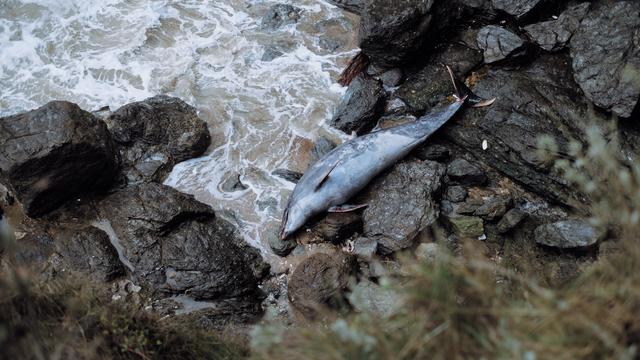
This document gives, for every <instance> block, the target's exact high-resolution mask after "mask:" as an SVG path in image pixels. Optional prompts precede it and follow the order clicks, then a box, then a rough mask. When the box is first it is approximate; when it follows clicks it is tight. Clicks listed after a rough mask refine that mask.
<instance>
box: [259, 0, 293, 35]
mask: <svg viewBox="0 0 640 360" xmlns="http://www.w3.org/2000/svg"><path fill="white" fill-rule="evenodd" d="M301 13H302V9H300V8H297V7H295V6H291V5H288V4H275V5H273V6H272V7H270V8H269V10H268V11H267V13H266V15H265V16H264V18H262V25H261V26H262V28H263V29H265V30H277V29H279V28H281V27H283V26H285V25H290V24H295V23H297V22H298V20H300V14H301Z"/></svg>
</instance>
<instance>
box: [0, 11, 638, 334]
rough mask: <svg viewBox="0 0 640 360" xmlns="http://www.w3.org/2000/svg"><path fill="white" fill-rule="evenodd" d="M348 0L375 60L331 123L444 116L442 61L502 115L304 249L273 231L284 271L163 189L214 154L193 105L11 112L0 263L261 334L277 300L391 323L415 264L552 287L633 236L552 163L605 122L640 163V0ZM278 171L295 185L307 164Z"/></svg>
mask: <svg viewBox="0 0 640 360" xmlns="http://www.w3.org/2000/svg"><path fill="white" fill-rule="evenodd" d="M332 2H333V3H335V4H336V5H338V6H340V7H343V8H344V9H345V10H347V11H350V12H353V13H355V14H357V15H359V16H360V17H361V27H360V32H359V44H360V48H361V49H362V53H363V54H364V56H366V59H367V60H368V65H367V66H366V68H365V69H364V71H363V72H362V73H360V74H359V75H358V76H357V77H356V78H355V79H354V80H353V81H352V82H351V83H350V85H349V88H348V90H347V93H346V95H345V97H344V99H343V102H342V104H340V105H339V106H338V107H337V109H336V112H335V115H334V117H333V119H330V121H329V124H330V125H331V126H333V127H335V128H337V129H339V130H342V131H344V132H345V133H348V134H351V133H352V132H356V133H357V134H359V135H362V134H365V133H367V132H369V131H372V129H374V128H383V127H388V126H393V125H394V124H399V123H402V122H406V121H411V120H412V119H414V118H415V117H417V116H421V115H423V114H424V113H425V112H428V111H431V110H432V109H434V108H436V107H437V106H439V105H441V104H443V103H444V102H446V101H448V98H449V96H450V95H451V94H452V88H451V85H450V81H449V78H448V76H447V74H446V72H445V70H444V68H443V66H442V64H448V65H450V66H452V67H453V69H454V71H455V72H456V73H457V74H459V75H461V76H464V77H466V78H467V82H469V83H470V84H471V85H474V91H475V92H476V93H477V94H478V95H480V96H482V97H486V98H492V97H496V98H497V99H498V100H497V102H496V103H495V104H494V105H493V106H492V107H490V108H486V109H469V110H467V111H465V112H464V113H463V114H461V115H460V116H458V117H456V118H455V119H453V120H452V121H451V122H450V123H449V124H447V125H446V126H445V128H443V129H442V130H441V131H439V132H438V133H437V134H436V135H435V136H434V137H433V138H432V139H430V140H429V141H428V142H427V144H425V145H424V146H422V147H421V148H419V149H417V150H416V151H415V152H414V153H412V154H411V155H410V156H409V157H408V158H406V159H404V160H403V161H401V162H399V163H398V164H396V165H395V166H394V167H393V168H391V169H390V170H389V171H387V172H386V173H384V174H383V175H381V176H380V177H379V178H377V179H376V180H374V181H373V182H372V184H370V186H369V187H368V188H367V189H366V190H365V191H363V192H362V193H361V194H360V195H358V203H367V204H368V207H367V208H366V209H363V210H360V211H357V212H353V213H345V214H330V215H327V216H326V217H324V218H322V219H316V221H314V222H313V223H312V224H309V226H308V228H307V229H306V231H302V232H301V233H300V234H299V235H298V236H296V237H294V238H292V239H289V240H288V241H282V240H280V239H278V237H277V235H276V234H275V233H274V234H273V236H271V237H270V238H269V245H270V247H271V249H272V250H273V252H274V253H275V254H277V255H279V256H281V257H283V263H284V264H286V265H285V266H281V267H278V268H276V269H271V270H270V268H269V266H268V265H267V264H266V263H265V262H264V261H263V260H262V258H261V256H260V254H259V252H258V251H257V250H256V249H254V248H252V247H250V246H249V245H248V244H246V243H245V242H244V241H243V240H242V239H241V238H240V237H239V236H238V234H237V229H235V228H234V226H233V225H232V224H230V223H229V222H227V221H225V220H224V219H221V218H220V217H218V216H217V215H216V214H215V212H214V211H213V210H212V209H211V207H209V206H208V205H205V204H202V203H200V202H198V201H197V200H195V199H194V198H193V196H190V195H185V194H183V193H180V192H178V191H177V190H175V189H172V188H170V187H168V186H165V185H163V184H162V182H163V180H164V179H165V178H166V176H167V175H168V174H169V173H170V171H171V169H172V168H173V167H174V166H175V165H176V164H177V163H179V162H182V161H185V160H187V159H190V158H195V157H198V156H201V155H202V154H204V153H205V151H206V150H207V147H208V146H209V145H210V142H211V139H210V135H209V131H208V129H207V126H206V124H205V123H204V122H203V121H202V120H200V119H199V118H198V116H197V114H196V111H195V109H194V108H193V107H191V106H189V105H188V104H186V103H184V102H183V101H181V100H179V99H176V98H170V97H167V96H156V97H153V98H150V99H147V100H145V101H142V102H137V103H132V104H128V105H125V106H123V107H121V108H119V109H117V110H115V111H113V112H111V111H109V110H108V109H107V110H103V111H98V112H95V113H90V112H87V111H84V110H82V109H80V108H79V107H78V106H77V105H74V104H72V103H68V102H51V103H49V104H46V105H44V106H43V107H41V108H39V109H36V110H32V111H30V112H26V113H23V114H18V115H14V116H9V117H5V118H1V119H0V183H1V184H3V185H4V188H6V189H2V187H0V190H2V191H1V192H0V195H2V196H1V199H0V209H2V211H3V212H4V215H5V218H6V219H7V221H8V223H9V225H10V226H11V227H12V228H13V230H14V233H15V236H16V239H17V241H16V248H15V249H14V250H13V251H12V252H11V253H7V255H9V256H5V255H3V257H2V258H1V261H2V262H3V263H4V264H12V265H18V266H29V267H31V268H33V269H36V271H37V272H38V273H39V274H40V276H42V278H43V279H45V280H46V279H51V278H55V277H57V276H61V275H63V274H66V273H69V272H79V273H82V274H84V275H86V276H87V277H90V278H91V279H93V280H94V281H97V282H104V283H111V284H112V285H113V289H114V291H113V293H114V299H115V298H121V297H125V298H126V299H130V300H132V301H140V302H142V304H144V305H145V306H148V307H150V308H152V309H155V310H157V311H160V312H163V313H165V312H166V313H167V314H172V313H175V312H176V309H177V308H180V300H179V299H180V297H181V296H184V295H187V296H188V297H189V299H195V300H199V301H202V302H205V303H207V304H208V305H207V308H206V309H203V310H202V309H201V310H196V311H195V312H194V313H195V314H196V316H197V317H199V318H200V320H201V323H203V324H206V326H212V327H216V328H219V327H225V326H227V325H230V324H233V325H239V324H248V323H253V322H256V321H257V320H259V319H260V318H261V316H262V314H263V311H264V308H265V307H270V306H273V307H276V308H277V311H278V314H279V315H281V316H282V317H283V318H284V319H285V321H290V320H292V319H295V318H296V317H297V316H298V315H300V317H301V318H313V317H315V316H316V315H317V314H318V310H319V309H322V308H324V307H325V306H328V307H332V308H345V307H346V308H349V307H350V308H355V309H356V310H362V309H361V308H360V307H361V306H363V305H362V304H375V306H373V307H372V309H373V311H375V312H378V313H381V314H387V313H389V312H391V311H393V308H394V306H395V303H394V301H395V300H394V297H393V294H391V295H390V294H388V293H387V292H386V291H385V290H384V289H383V288H382V287H381V286H380V285H379V284H378V283H379V280H380V279H381V278H383V277H385V276H386V275H388V274H390V273H393V271H395V270H397V268H398V267H399V266H400V265H399V260H398V258H399V257H400V255H401V254H406V253H412V254H414V255H415V256H416V257H419V258H422V259H424V260H425V261H430V259H431V260H432V259H433V256H434V254H435V253H437V249H438V248H441V247H446V248H448V249H450V250H451V251H452V252H453V253H459V252H460V251H462V250H461V249H462V246H461V245H462V243H463V242H464V241H474V242H476V243H478V244H480V248H482V250H483V251H484V252H485V254H486V255H487V257H488V258H490V259H492V260H494V261H495V262H496V263H498V264H499V265H501V266H504V267H506V268H508V269H512V270H514V271H516V272H520V273H523V274H526V275H527V276H529V277H532V278H534V279H536V280H537V281H538V282H539V283H540V284H543V285H546V286H551V287H556V286H561V285H563V284H566V283H568V282H569V281H571V280H572V279H574V278H575V277H576V276H577V275H578V274H579V273H580V272H581V271H582V270H583V269H585V268H586V267H588V266H589V265H590V264H592V263H593V262H595V261H597V259H598V258H599V257H601V256H605V255H607V254H610V253H611V252H612V251H615V248H616V246H615V236H612V234H610V233H608V232H607V230H608V229H600V228H598V227H596V226H594V225H592V224H591V223H590V222H589V221H588V217H589V213H588V207H587V204H588V203H589V196H588V194H583V193H580V192H579V191H577V190H576V189H575V188H574V187H572V186H571V185H570V184H568V183H567V181H566V180H565V179H564V178H563V177H562V176H561V174H559V173H558V171H557V169H554V168H553V167H552V166H551V164H550V163H549V162H548V161H546V159H544V157H542V156H541V155H540V153H539V152H538V148H539V144H540V143H539V137H540V136H542V135H547V136H550V137H552V138H553V139H554V140H555V144H556V146H557V147H558V149H557V151H556V152H557V153H558V154H567V153H568V152H569V149H568V147H569V144H570V142H571V141H572V140H578V141H580V142H582V143H586V141H587V138H588V135H587V134H586V133H585V129H586V127H587V126H596V127H598V128H600V129H603V130H604V129H608V126H609V125H610V124H611V123H612V122H613V120H612V117H617V118H619V119H620V127H619V128H618V129H615V131H616V132H617V135H618V136H619V137H620V139H621V144H620V145H621V148H622V153H621V154H620V157H621V158H624V159H626V160H627V161H628V162H629V163H631V162H633V161H637V156H638V154H639V152H638V145H637V144H639V143H640V142H638V139H639V136H640V132H639V131H638V129H637V126H636V125H635V124H634V123H633V120H634V119H636V118H637V117H638V114H639V110H638V108H639V107H638V98H639V97H640V85H638V82H637V81H634V79H636V77H634V75H633V74H632V73H633V70H634V69H635V70H638V69H640V41H639V40H638V39H640V16H639V15H640V5H639V4H638V3H636V2H632V1H604V0H600V1H593V2H590V3H581V2H576V1H561V2H550V1H544V0H529V1H515V0H492V1H489V0H477V1H466V2H465V1H447V2H444V1H423V0H410V1H406V2H403V4H402V5H398V4H397V2H396V1H391V0H374V1H332ZM300 11H301V10H300V9H297V8H295V7H293V6H289V5H279V6H276V7H274V8H273V9H272V10H271V11H270V12H269V13H268V14H267V15H266V17H265V20H264V21H263V26H264V27H277V26H281V24H283V23H284V24H289V23H295V22H296V19H297V18H299V16H300ZM603 54H606V56H603ZM636 75H637V74H636ZM334 146H335V144H333V143H332V142H331V141H329V140H327V139H320V140H318V141H316V144H315V146H308V147H306V148H305V149H303V150H301V151H300V152H299V153H297V154H294V156H298V157H300V158H303V159H307V160H308V161H306V163H307V164H308V163H309V162H311V161H314V160H317V159H318V158H319V157H321V156H322V155H323V154H324V153H326V152H328V151H330V150H331V148H332V147H334ZM298 163H301V162H298ZM273 170H274V175H278V176H281V177H283V178H285V179H286V180H289V181H292V182H295V181H297V179H299V176H300V174H299V171H303V170H304V169H273ZM240 185H242V184H240ZM362 299H365V300H366V301H363V300H362ZM289 305H291V308H290V307H289ZM182 306H183V307H184V303H183V305H182ZM181 310H184V309H181ZM290 310H293V311H290ZM369 310H371V309H369ZM179 312H180V311H179Z"/></svg>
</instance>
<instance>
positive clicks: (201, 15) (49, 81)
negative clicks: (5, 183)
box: [0, 0, 354, 253]
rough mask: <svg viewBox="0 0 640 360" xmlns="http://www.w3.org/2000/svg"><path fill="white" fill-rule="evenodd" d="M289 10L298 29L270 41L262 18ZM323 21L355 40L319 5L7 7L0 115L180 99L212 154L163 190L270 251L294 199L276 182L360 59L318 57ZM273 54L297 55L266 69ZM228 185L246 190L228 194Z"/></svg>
mask: <svg viewBox="0 0 640 360" xmlns="http://www.w3.org/2000/svg"><path fill="white" fill-rule="evenodd" d="M281 2H285V3H286V2H289V3H291V4H294V5H295V6H298V7H300V8H302V9H303V13H302V18H301V19H300V21H299V22H298V24H291V25H287V26H285V27H283V28H282V29H279V30H278V31H265V30H263V29H262V28H261V25H260V22H261V17H262V16H263V15H264V13H265V12H266V9H267V8H268V7H269V6H270V5H273V4H275V3H281ZM327 19H338V21H339V22H340V24H343V25H344V27H345V31H343V34H339V35H337V36H338V37H340V36H341V37H342V38H341V39H339V40H343V41H350V40H351V36H352V35H350V34H353V31H352V30H353V26H354V24H353V23H352V22H351V21H350V20H349V19H347V18H345V17H344V14H343V13H341V12H340V10H338V9H337V8H335V7H333V6H331V5H328V4H326V3H325V2H323V1H322V0H299V1H283V0H261V1H260V0H256V1H245V0H223V1H221V0H212V1H201V0H186V1H168V0H163V1H158V0H156V1H148V0H108V1H105V0H101V1H88V0H31V1H26V0H21V1H19V0H0V92H1V93H0V115H8V114H12V113H16V112H19V111H24V110H28V109H31V108H35V107H38V106H40V105H42V104H44V103H46V102H47V101H50V100H54V99H63V100H69V101H73V102H76V103H78V104H79V105H80V106H81V107H83V108H85V109H88V110H93V109H97V108H100V107H102V106H104V105H110V106H111V107H112V108H117V107H118V106H121V105H124V104H125V103H128V102H131V101H138V100H143V99H144V98H146V97H149V96H153V95H156V94H160V93H164V94H169V95H173V96H178V97H180V98H182V99H184V100H185V101H187V102H189V103H191V104H193V105H194V106H196V107H197V108H198V110H199V115H200V116H201V117H202V118H203V119H205V120H206V121H207V122H208V123H209V124H210V129H211V130H212V135H213V145H212V148H211V149H210V151H209V152H208V154H207V155H206V156H204V157H203V158H200V159H194V160H191V161H187V162H185V163H182V164H179V165H178V166H177V167H176V168H175V169H174V171H173V172H172V174H171V175H170V177H169V178H168V179H167V181H166V183H167V184H168V185H170V186H173V187H176V188H178V189H180V190H183V191H186V192H189V193H192V194H194V195H195V196H196V197H197V198H198V199H200V200H201V201H204V202H206V203H208V204H211V205H212V206H213V207H214V208H215V209H217V210H219V213H220V214H222V216H226V217H227V218H229V219H232V220H234V221H235V222H237V223H238V224H239V225H240V229H241V231H242V233H243V235H244V236H245V238H246V239H247V240H248V241H249V242H250V243H251V244H253V245H255V246H257V247H259V248H260V249H261V250H263V251H264V250H265V249H266V247H265V244H266V241H265V240H264V237H265V234H267V233H269V232H273V231H274V228H275V227H277V223H278V222H279V220H280V216H281V212H282V208H283V205H284V204H283V203H284V201H285V199H286V197H287V196H288V194H289V192H290V191H291V189H292V187H293V185H292V184H290V183H287V182H286V181H283V180H281V179H278V178H275V177H273V176H272V175H271V174H270V173H271V171H273V170H274V169H276V168H278V167H287V166H288V165H289V163H288V162H289V161H291V160H290V157H288V152H289V150H290V148H291V146H292V144H293V139H294V138H295V137H296V136H303V137H307V138H314V137H315V136H316V134H317V133H318V131H319V130H320V129H321V128H322V127H323V125H322V124H323V123H324V121H325V120H326V119H327V118H329V117H331V115H332V112H333V109H334V108H335V105H336V103H337V102H338V101H339V99H340V96H341V95H342V93H343V91H344V90H343V89H342V88H340V87H339V86H338V85H336V84H335V77H336V75H337V73H338V72H339V71H340V69H341V66H342V65H343V64H344V62H345V61H346V60H347V59H348V58H349V57H350V56H351V55H353V51H352V50H350V49H349V48H348V45H347V46H343V47H341V48H340V50H339V52H341V53H339V54H332V53H330V52H328V51H325V50H323V49H321V48H320V47H319V46H318V40H319V38H318V36H319V35H320V34H322V32H323V31H324V30H323V29H322V27H321V25H322V24H321V23H320V22H321V21H322V20H327ZM349 27H351V29H349ZM274 44H284V45H283V47H285V48H287V47H288V48H289V49H287V50H285V51H284V52H285V53H284V55H282V56H280V57H278V58H276V59H274V60H272V61H262V56H263V53H264V52H265V47H267V46H270V45H274ZM322 131H324V132H325V133H326V132H328V129H326V128H325V129H324V130H322ZM232 174H239V175H240V177H241V180H242V182H243V183H244V184H245V185H247V186H248V189H246V190H242V191H237V192H225V191H222V190H221V188H220V184H221V183H222V182H223V181H224V180H225V179H226V178H227V177H228V176H230V175H232ZM264 252H265V253H266V251H264Z"/></svg>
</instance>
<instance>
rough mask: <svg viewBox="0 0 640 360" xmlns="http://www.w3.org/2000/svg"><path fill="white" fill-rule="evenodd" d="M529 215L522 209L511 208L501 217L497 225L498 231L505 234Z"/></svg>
mask: <svg viewBox="0 0 640 360" xmlns="http://www.w3.org/2000/svg"><path fill="white" fill-rule="evenodd" d="M526 217H527V214H526V213H525V212H524V211H522V210H520V209H511V210H509V211H507V213H506V214H504V216H503V217H502V219H500V221H499V222H498V225H497V229H498V233H500V234H504V233H507V232H508V231H509V230H511V229H513V228H515V227H516V226H518V224H520V222H521V221H522V220H524V219H525V218H526Z"/></svg>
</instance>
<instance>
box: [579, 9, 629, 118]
mask: <svg viewBox="0 0 640 360" xmlns="http://www.w3.org/2000/svg"><path fill="white" fill-rule="evenodd" d="M639 39H640V2H637V1H618V2H603V3H602V4H601V5H600V6H597V7H596V9H594V10H593V11H591V12H590V13H589V14H588V15H587V16H586V17H585V19H584V20H583V21H582V24H581V26H580V28H579V29H578V31H576V33H575V34H574V36H573V37H572V38H571V45H570V47H571V57H572V58H573V62H572V65H573V71H574V75H575V80H576V82H577V83H578V84H579V85H580V88H581V89H582V91H584V94H585V96H586V97H587V98H589V100H591V101H593V103H595V104H596V105H597V106H599V107H601V108H603V109H606V110H611V111H612V112H613V113H614V114H617V115H619V116H621V117H630V116H631V113H632V112H633V109H634V107H635V106H636V104H637V102H638V98H639V97H640V81H637V80H638V77H639V76H640V75H638V74H640V40H639Z"/></svg>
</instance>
